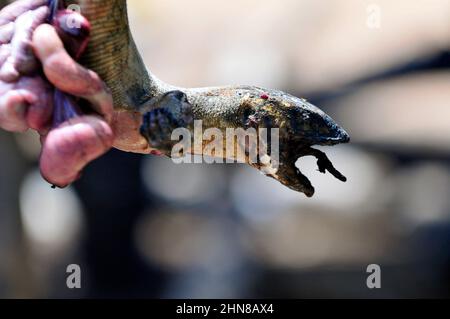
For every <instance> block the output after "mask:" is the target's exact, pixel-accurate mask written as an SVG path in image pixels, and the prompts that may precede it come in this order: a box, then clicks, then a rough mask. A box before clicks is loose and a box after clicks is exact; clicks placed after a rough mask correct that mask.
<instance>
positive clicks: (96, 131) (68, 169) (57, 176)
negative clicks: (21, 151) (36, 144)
mask: <svg viewBox="0 0 450 319" xmlns="http://www.w3.org/2000/svg"><path fill="white" fill-rule="evenodd" d="M113 139H114V135H113V132H112V130H111V128H110V127H109V125H108V124H107V123H106V122H105V121H104V120H103V119H101V118H99V117H97V116H81V117H77V118H73V119H71V120H70V121H68V122H66V123H64V124H63V125H61V126H60V127H58V128H56V129H53V130H51V131H50V132H49V134H48V135H47V136H46V137H44V138H43V147H42V154H41V160H40V165H41V173H42V176H43V177H44V178H45V179H46V180H47V181H48V182H49V183H51V184H54V185H56V186H58V187H66V186H67V185H69V184H70V183H72V182H74V181H75V180H77V179H78V178H79V176H80V174H81V171H82V169H83V168H84V167H85V166H86V165H87V164H88V163H89V162H91V161H92V160H94V159H96V158H98V157H100V156H101V155H103V154H104V153H105V152H107V151H108V150H109V149H110V148H111V146H112V144H113Z"/></svg>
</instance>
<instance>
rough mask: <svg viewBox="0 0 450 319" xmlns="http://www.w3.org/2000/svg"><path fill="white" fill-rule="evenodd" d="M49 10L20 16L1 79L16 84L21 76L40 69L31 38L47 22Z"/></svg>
mask: <svg viewBox="0 0 450 319" xmlns="http://www.w3.org/2000/svg"><path fill="white" fill-rule="evenodd" d="M48 13H49V10H48V8H47V7H46V6H45V7H39V8H37V9H36V10H32V11H27V12H25V13H23V14H22V15H20V16H19V17H18V18H17V20H16V22H15V23H14V29H13V33H14V34H13V35H12V38H11V41H10V47H11V51H10V55H9V56H8V58H7V59H6V61H4V63H3V64H2V66H1V69H0V79H1V80H2V81H5V82H10V83H11V82H14V81H17V79H18V78H19V77H20V76H21V75H27V74H31V73H32V72H33V71H35V70H36V69H37V68H38V63H37V60H36V58H35V57H34V55H33V50H32V47H31V38H32V34H33V31H34V30H35V29H36V27H37V26H38V25H40V24H42V23H44V22H45V20H46V18H47V16H48ZM5 28H6V30H2V31H3V32H4V33H5V39H8V37H9V36H10V35H9V34H7V32H8V31H9V30H8V25H7V26H5Z"/></svg>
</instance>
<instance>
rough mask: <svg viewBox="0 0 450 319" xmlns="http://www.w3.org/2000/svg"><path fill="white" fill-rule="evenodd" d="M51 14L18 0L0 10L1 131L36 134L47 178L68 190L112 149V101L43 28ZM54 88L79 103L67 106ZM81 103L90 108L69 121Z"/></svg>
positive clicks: (36, 1) (34, 1)
mask: <svg viewBox="0 0 450 319" xmlns="http://www.w3.org/2000/svg"><path fill="white" fill-rule="evenodd" d="M48 15H49V9H48V7H47V0H19V1H16V2H14V3H12V4H10V5H9V6H7V7H5V8H3V9H2V10H1V11H0V45H1V47H0V127H1V128H3V129H5V130H7V131H11V132H24V131H26V130H28V129H33V130H36V131H37V132H38V133H39V134H40V136H41V142H42V152H41V158H40V167H41V172H42V175H43V177H44V178H45V179H46V180H47V181H48V182H50V183H52V184H54V185H55V186H59V187H65V186H67V185H68V184H70V183H72V182H73V181H74V180H76V179H77V178H78V177H79V176H80V172H81V171H82V169H83V168H84V167H85V166H86V165H87V164H88V163H89V162H90V161H92V160H94V159H95V158H97V157H99V156H101V155H102V154H104V153H105V152H106V151H108V150H109V149H110V148H111V146H112V144H113V141H114V134H113V130H112V128H111V127H110V123H111V120H112V116H113V115H112V97H111V94H110V93H109V90H108V89H107V87H106V85H105V84H104V83H103V82H102V81H101V79H100V78H99V77H98V75H97V74H96V73H94V72H92V71H90V70H87V69H85V68H84V67H82V66H81V65H79V64H78V63H76V62H75V61H74V60H73V59H72V57H71V56H70V55H69V54H68V53H67V51H66V49H65V48H64V45H63V43H62V41H61V40H60V37H59V36H58V34H57V32H56V30H55V29H54V28H53V27H52V26H51V25H49V24H45V22H46V19H47V17H48ZM55 88H57V89H58V90H60V91H62V92H65V93H67V94H71V95H73V96H74V97H76V98H77V100H76V101H72V102H71V103H69V102H70V101H69V100H67V99H62V98H61V97H60V95H58V94H57V90H55ZM78 99H79V100H78ZM83 101H84V102H86V103H84V102H83ZM72 103H73V104H72ZM78 103H84V104H86V105H88V107H87V108H86V107H84V108H83V111H84V113H78V112H77V113H78V114H75V115H76V116H75V115H74V116H68V114H67V112H69V113H70V112H72V110H75V109H77V108H78V106H77V105H76V104H78ZM55 104H56V105H55ZM57 109H58V110H60V112H57V114H56V116H55V117H54V116H53V115H54V113H55V112H54V111H55V110H57ZM61 110H62V111H61ZM86 110H87V111H86ZM72 115H73V114H72Z"/></svg>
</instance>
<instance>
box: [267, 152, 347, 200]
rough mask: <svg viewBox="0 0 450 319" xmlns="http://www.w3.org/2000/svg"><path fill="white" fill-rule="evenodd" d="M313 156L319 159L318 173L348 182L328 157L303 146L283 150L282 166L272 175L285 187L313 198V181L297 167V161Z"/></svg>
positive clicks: (281, 154)
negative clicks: (328, 174) (327, 174)
mask: <svg viewBox="0 0 450 319" xmlns="http://www.w3.org/2000/svg"><path fill="white" fill-rule="evenodd" d="M307 156H312V157H315V158H316V159H317V167H318V171H319V172H321V173H323V174H325V173H326V172H328V173H330V174H331V175H333V176H334V177H335V178H336V179H338V180H340V181H342V182H346V181H347V178H346V177H345V176H344V175H343V174H342V173H341V172H339V171H338V170H337V169H336V168H335V167H334V165H333V163H332V162H331V161H330V159H329V158H328V156H327V155H326V154H325V153H324V152H322V151H320V150H318V149H315V148H312V147H311V146H303V147H300V148H297V149H295V150H292V149H290V150H284V151H283V150H282V151H281V153H280V164H279V168H278V170H277V172H276V174H272V175H270V176H271V177H272V178H274V179H276V180H277V181H279V182H280V183H282V184H283V185H285V186H287V187H289V188H290V189H292V190H295V191H297V192H302V193H304V194H305V195H306V196H307V197H312V196H313V195H314V193H315V189H314V186H313V185H312V183H311V181H310V180H309V179H308V178H307V177H306V176H305V175H304V174H303V173H302V172H301V171H300V169H299V168H298V167H297V166H296V163H297V161H298V160H299V159H300V158H302V157H307Z"/></svg>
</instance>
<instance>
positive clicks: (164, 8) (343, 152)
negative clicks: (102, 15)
mask: <svg viewBox="0 0 450 319" xmlns="http://www.w3.org/2000/svg"><path fill="white" fill-rule="evenodd" d="M129 9H130V20H131V25H132V29H133V32H134V35H135V39H136V41H137V44H138V46H139V48H140V51H141V52H142V55H143V58H144V60H145V62H146V65H147V66H148V67H149V69H150V70H152V72H154V73H155V74H157V75H158V77H160V78H161V79H163V80H165V81H167V82H170V83H173V84H176V85H180V86H186V87H187V86H193V87H196V86H212V85H224V84H255V85H259V86H263V87H270V88H277V89H282V90H284V91H288V92H289V93H292V94H294V95H297V96H300V97H305V98H307V99H308V100H310V101H311V102H312V103H313V104H316V105H318V106H319V107H321V108H322V109H324V110H325V111H326V112H327V113H329V114H330V115H331V116H332V117H333V118H334V119H335V120H336V121H337V122H338V123H339V124H341V125H342V126H343V127H344V128H345V129H347V131H348V132H349V133H350V135H351V137H352V143H351V144H349V145H345V146H337V147H333V148H329V149H327V150H326V151H327V153H328V154H329V157H330V159H332V161H333V162H334V163H335V165H336V167H337V168H338V169H339V170H340V171H342V173H344V175H346V176H347V177H348V179H349V181H348V182H347V183H345V184H343V183H340V182H339V181H337V180H335V179H333V178H332V177H331V176H330V175H322V174H320V173H319V172H317V171H316V166H315V163H314V160H313V159H302V160H300V161H299V165H300V166H301V167H302V171H303V172H304V173H305V174H306V175H307V176H308V177H309V178H310V179H311V181H312V182H313V184H314V185H315V186H316V190H317V192H316V195H315V197H314V198H313V199H307V198H306V197H305V196H303V195H302V194H299V193H296V192H293V191H291V190H289V189H288V188H285V187H283V186H282V185H280V184H278V183H277V182H276V181H273V180H271V179H269V178H266V177H264V176H262V175H261V174H260V173H259V172H258V171H257V170H254V169H252V168H250V167H247V166H243V165H206V164H205V165H198V164H195V165H194V164H193V165H175V164H173V163H172V162H171V161H170V160H169V159H165V158H158V157H152V156H145V157H143V156H139V155H133V154H126V153H120V152H118V151H111V152H110V153H109V154H108V155H107V156H105V157H103V158H101V159H99V160H97V161H96V162H94V163H92V164H91V165H90V166H89V167H88V168H87V169H86V170H85V172H84V176H83V178H82V179H81V180H80V181H79V182H77V183H76V184H75V185H73V186H72V187H70V188H68V189H65V190H52V189H51V188H50V185H48V184H46V183H45V182H44V181H43V180H42V178H41V177H40V175H39V172H38V168H37V157H38V154H39V144H38V142H37V138H36V136H34V135H33V134H32V133H29V134H24V135H12V134H8V133H5V132H0V164H1V167H2V168H1V169H0V297H4V298H15V297H24V298H33V297H42V298H47V297H56V298H84V297H97V298H98V297H112V298H123V297H160V298H244V297H277V298H314V297H317V298H346V297H356V298H379V297H386V298H399V297H404V298H416V297H425V298H428V297H450V196H449V195H450V54H449V51H450V50H449V48H450V1H448V0H416V1H406V0H397V1H388V0H373V1H365V0H345V1H344V0H341V1H334V0H320V1H316V0H315V1H313V0H283V1H275V0H239V1H237V0H234V1H230V0H215V1H208V0H189V1H176V0H164V1H163V0H146V1H138V0H129ZM69 264H78V265H80V266H81V270H82V289H79V290H69V289H67V287H66V277H67V274H66V267H67V265H69ZM369 264H379V265H380V266H381V276H382V277H381V278H382V279H381V280H382V288H381V289H375V290H370V289H368V288H367V286H366V278H367V276H368V274H367V273H366V268H367V266H368V265H369Z"/></svg>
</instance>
